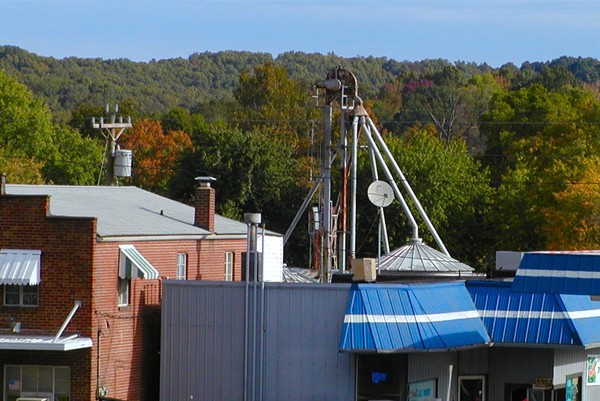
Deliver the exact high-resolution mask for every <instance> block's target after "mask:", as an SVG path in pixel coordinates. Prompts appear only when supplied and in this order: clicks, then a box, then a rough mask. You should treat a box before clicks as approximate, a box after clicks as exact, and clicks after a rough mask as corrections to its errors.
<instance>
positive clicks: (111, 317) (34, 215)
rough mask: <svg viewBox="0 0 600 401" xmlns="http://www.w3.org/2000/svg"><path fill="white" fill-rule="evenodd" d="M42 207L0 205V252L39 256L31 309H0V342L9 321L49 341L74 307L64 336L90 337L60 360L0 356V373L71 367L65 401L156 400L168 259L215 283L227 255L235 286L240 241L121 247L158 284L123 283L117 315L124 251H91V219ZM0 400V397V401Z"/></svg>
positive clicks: (36, 199)
mask: <svg viewBox="0 0 600 401" xmlns="http://www.w3.org/2000/svg"><path fill="white" fill-rule="evenodd" d="M48 202H49V198H48V197H47V196H17V195H3V196H0V248H13V249H38V250H41V251H42V254H41V285H40V287H39V306H38V307H35V308H19V307H5V306H1V305H0V333H4V334H6V333H8V330H9V328H8V324H5V325H2V323H1V322H2V321H4V322H6V321H7V319H8V317H9V316H10V317H13V318H15V320H18V321H21V322H22V326H21V328H22V333H24V334H25V333H31V334H36V335H39V334H52V335H54V334H56V332H57V330H58V329H59V328H60V326H61V324H62V323H63V321H64V319H65V318H66V317H67V315H68V313H69V312H70V310H71V309H72V307H73V304H74V302H75V301H77V300H79V301H81V302H82V305H81V307H80V309H79V310H78V311H77V313H76V314H75V316H74V317H73V319H72V320H71V323H70V324H69V326H68V327H67V329H66V331H65V335H67V334H70V333H78V334H80V335H81V336H84V337H90V338H92V341H93V347H92V348H91V349H84V350H76V351H66V352H22V351H10V352H7V351H0V364H2V365H4V364H42V365H55V366H69V367H71V400H72V401H87V400H94V399H95V396H96V386H97V384H100V385H104V386H105V387H106V388H107V389H108V390H109V393H108V397H111V398H118V399H124V400H129V401H136V400H144V401H152V400H156V399H157V397H158V387H157V386H158V382H159V371H158V369H159V365H160V364H159V350H160V294H161V293H160V288H161V287H160V282H161V280H162V279H169V278H174V277H175V274H176V261H177V253H186V254H187V255H188V257H187V279H188V280H200V279H202V280H223V278H224V265H225V256H224V254H225V252H229V251H230V252H234V280H240V279H241V268H242V266H241V260H242V253H243V252H245V251H246V241H245V240H244V239H234V240H231V239H229V240H225V239H222V240H215V239H210V240H201V241H195V240H187V241H173V240H171V241H135V242H127V244H132V245H134V246H135V247H136V249H137V250H138V251H139V252H140V253H141V254H142V255H144V257H145V258H146V259H147V260H148V261H149V262H150V263H151V264H152V265H153V266H154V267H155V268H156V269H157V270H158V271H159V274H160V277H161V279H160V280H142V279H134V280H132V284H131V295H130V305H129V306H128V307H121V308H119V307H118V305H117V296H118V291H117V283H118V282H117V278H118V269H119V245H120V244H123V243H120V242H108V241H100V242H98V241H97V238H96V220H95V219H93V218H65V217H55V216H48V215H47V212H48V208H49V203H48ZM0 288H2V286H0ZM0 295H3V294H0ZM0 304H2V302H0ZM98 367H99V369H98ZM0 376H2V375H1V374H0ZM97 378H99V380H97ZM1 397H2V395H1V392H0V401H2V398H1Z"/></svg>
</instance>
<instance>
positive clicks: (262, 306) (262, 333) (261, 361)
mask: <svg viewBox="0 0 600 401" xmlns="http://www.w3.org/2000/svg"><path fill="white" fill-rule="evenodd" d="M261 256H262V257H261V259H260V271H261V274H262V279H261V280H260V344H259V347H260V354H259V364H260V365H259V369H260V370H259V374H258V381H259V382H258V386H259V387H258V389H259V390H258V400H259V401H262V399H263V384H264V382H263V377H264V364H265V356H264V354H265V327H264V326H265V225H264V224H263V225H262V252H261Z"/></svg>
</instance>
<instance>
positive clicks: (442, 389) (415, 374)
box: [408, 352, 458, 400]
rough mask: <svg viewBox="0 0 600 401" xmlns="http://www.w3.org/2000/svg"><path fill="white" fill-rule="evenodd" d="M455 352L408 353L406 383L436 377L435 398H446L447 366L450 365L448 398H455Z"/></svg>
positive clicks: (448, 370)
mask: <svg viewBox="0 0 600 401" xmlns="http://www.w3.org/2000/svg"><path fill="white" fill-rule="evenodd" d="M456 364H457V353H456V352H432V353H414V354H409V355H408V383H414V382H419V381H422V380H430V379H437V398H441V399H443V400H445V399H446V394H447V392H448V378H449V377H450V369H449V366H450V365H452V384H451V386H452V387H451V389H450V396H451V397H450V399H451V400H457V399H458V397H457V396H456V374H457V367H456Z"/></svg>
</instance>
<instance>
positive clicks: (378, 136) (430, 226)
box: [367, 116, 450, 256]
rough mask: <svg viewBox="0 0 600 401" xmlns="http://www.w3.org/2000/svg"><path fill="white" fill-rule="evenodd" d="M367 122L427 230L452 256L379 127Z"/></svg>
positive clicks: (370, 121)
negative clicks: (384, 139) (380, 132)
mask: <svg viewBox="0 0 600 401" xmlns="http://www.w3.org/2000/svg"><path fill="white" fill-rule="evenodd" d="M367 121H368V122H369V126H370V127H371V128H372V129H373V132H374V133H375V138H376V139H377V142H379V144H380V145H381V148H382V149H383V151H384V152H385V155H386V156H387V158H388V160H389V161H390V163H392V166H393V167H394V170H395V172H396V174H398V176H399V177H400V180H401V181H402V185H403V186H404V188H405V189H406V192H408V196H409V197H410V199H411V200H412V201H413V204H414V205H415V207H416V208H417V211H418V212H419V214H420V215H421V217H422V218H423V220H424V221H425V225H427V228H428V229H429V231H430V232H431V235H433V238H434V239H435V242H436V243H437V245H438V246H439V247H440V250H441V251H442V252H444V253H445V254H446V255H447V256H450V253H448V250H447V249H446V246H445V245H444V243H443V242H442V239H441V238H440V236H439V235H438V233H437V231H436V230H435V227H434V226H433V224H432V223H431V221H430V220H429V217H428V216H427V213H425V210H424V209H423V207H422V206H421V203H420V202H419V199H417V197H416V195H415V193H414V191H413V190H412V188H411V186H410V184H409V183H408V181H407V180H406V177H405V176H404V174H403V173H402V170H400V167H399V166H398V163H396V160H395V159H394V157H393V156H392V153H391V152H390V150H389V149H388V147H387V145H386V144H385V142H384V141H383V138H382V137H381V134H379V131H378V130H377V127H376V126H375V124H374V123H373V121H372V120H371V119H370V118H369V117H368V116H367ZM415 238H417V237H415Z"/></svg>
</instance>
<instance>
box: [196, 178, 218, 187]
mask: <svg viewBox="0 0 600 401" xmlns="http://www.w3.org/2000/svg"><path fill="white" fill-rule="evenodd" d="M195 180H196V181H197V182H198V183H199V184H200V185H202V186H207V187H210V183H211V182H212V181H217V179H216V178H215V177H210V176H200V177H196V178H195Z"/></svg>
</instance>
